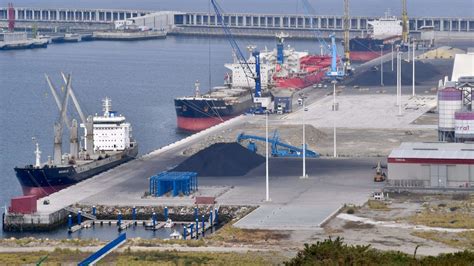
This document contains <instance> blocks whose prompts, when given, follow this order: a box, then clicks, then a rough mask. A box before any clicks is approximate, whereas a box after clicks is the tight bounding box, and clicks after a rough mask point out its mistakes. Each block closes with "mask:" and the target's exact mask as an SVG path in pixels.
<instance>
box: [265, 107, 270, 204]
mask: <svg viewBox="0 0 474 266" xmlns="http://www.w3.org/2000/svg"><path fill="white" fill-rule="evenodd" d="M268 177H269V171H268V110H265V192H266V193H265V201H267V202H268V201H270V186H269V178H268Z"/></svg>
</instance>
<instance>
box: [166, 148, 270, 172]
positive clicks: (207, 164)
mask: <svg viewBox="0 0 474 266" xmlns="http://www.w3.org/2000/svg"><path fill="white" fill-rule="evenodd" d="M263 162H265V158H264V157H262V156H260V155H258V154H256V153H254V152H252V151H250V150H248V149H247V148H245V147H243V146H242V145H240V144H238V143H235V142H233V143H216V144H213V145H212V146H209V147H207V148H206V149H204V150H201V151H199V152H198V153H196V154H194V155H193V156H191V157H189V158H188V159H186V160H185V161H184V162H182V163H181V164H180V165H178V166H177V167H175V168H174V169H173V170H171V171H177V172H197V173H198V175H199V176H243V175H245V174H246V173H248V172H249V171H250V170H252V169H254V168H255V167H257V166H259V165H260V164H262V163H263Z"/></svg>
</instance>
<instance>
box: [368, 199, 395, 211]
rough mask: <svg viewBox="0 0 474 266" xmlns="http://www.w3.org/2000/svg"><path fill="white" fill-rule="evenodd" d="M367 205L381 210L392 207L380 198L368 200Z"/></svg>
mask: <svg viewBox="0 0 474 266" xmlns="http://www.w3.org/2000/svg"><path fill="white" fill-rule="evenodd" d="M367 206H369V208H370V209H372V210H381V211H388V210H389V209H390V208H389V207H387V205H386V204H385V203H384V202H383V201H380V200H369V201H367Z"/></svg>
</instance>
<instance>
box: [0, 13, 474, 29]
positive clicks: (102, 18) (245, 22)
mask: <svg viewBox="0 0 474 266" xmlns="http://www.w3.org/2000/svg"><path fill="white" fill-rule="evenodd" d="M8 14H9V13H8V8H7V7H0V26H1V25H2V22H3V23H5V22H7V21H8V19H9V17H8ZM14 14H15V21H16V22H17V23H18V24H19V25H22V24H23V23H37V24H38V25H37V26H38V27H40V26H41V25H42V24H45V23H53V24H58V23H59V24H65V25H67V24H71V23H74V24H85V25H89V26H90V25H91V24H102V25H103V24H105V25H113V23H114V21H119V20H127V19H132V20H135V19H139V18H141V17H149V18H151V19H153V20H155V23H156V19H157V18H160V16H162V15H163V14H168V15H169V14H171V16H172V18H171V19H166V20H165V21H166V23H167V24H168V25H165V26H166V28H169V29H172V28H181V29H182V28H200V27H206V28H209V27H210V28H212V27H216V28H218V27H219V24H218V21H217V18H216V16H215V15H214V14H209V13H203V12H178V11H152V10H122V9H89V8H84V9H78V8H30V7H15V10H14ZM223 17H224V21H225V22H226V23H227V24H228V25H229V26H230V27H232V28H236V29H249V30H252V29H254V30H255V29H260V30H265V29H267V30H268V29H272V30H303V31H304V30H306V31H308V30H312V29H317V30H321V31H336V32H337V31H342V30H343V16H342V15H315V16H309V15H302V14H301V15H297V14H295V15H290V14H287V15H285V14H244V13H240V14H239V13H228V14H224V15H223ZM377 18H378V17H373V16H354V17H351V18H350V21H349V22H350V23H349V24H350V29H351V31H353V32H363V31H366V30H367V29H368V21H371V20H374V19H377ZM143 21H145V20H143ZM161 26H163V25H162V24H161ZM426 27H433V29H434V31H440V32H474V17H464V18H463V17H412V18H410V20H409V28H410V31H412V32H418V31H420V30H422V29H423V28H426ZM178 32H179V30H178Z"/></svg>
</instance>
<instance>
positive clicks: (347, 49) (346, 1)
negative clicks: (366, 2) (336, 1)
mask: <svg viewBox="0 0 474 266" xmlns="http://www.w3.org/2000/svg"><path fill="white" fill-rule="evenodd" d="M349 29H350V18H349V0H344V57H345V65H346V66H348V65H350V62H351V61H350V53H351V52H350V47H349V41H350V40H349V39H350V32H349Z"/></svg>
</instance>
